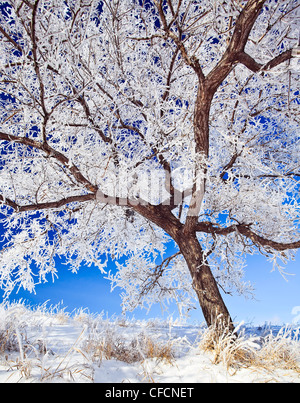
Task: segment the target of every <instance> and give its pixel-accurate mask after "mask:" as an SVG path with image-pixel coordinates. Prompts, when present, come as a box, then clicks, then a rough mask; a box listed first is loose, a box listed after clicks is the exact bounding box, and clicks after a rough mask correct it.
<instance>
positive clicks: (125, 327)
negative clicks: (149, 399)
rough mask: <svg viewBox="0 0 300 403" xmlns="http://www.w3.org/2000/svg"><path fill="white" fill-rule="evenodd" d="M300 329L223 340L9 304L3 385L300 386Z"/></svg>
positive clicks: (4, 313) (0, 340)
mask: <svg viewBox="0 0 300 403" xmlns="http://www.w3.org/2000/svg"><path fill="white" fill-rule="evenodd" d="M299 329H300V328H297V327H284V328H281V329H280V328H278V327H264V328H259V329H258V328H249V327H246V326H242V325H240V326H238V327H237V335H238V336H237V337H234V338H232V337H229V336H226V335H223V336H221V337H219V338H218V339H215V338H214V337H213V329H207V328H206V327H205V326H203V325H197V326H196V325H184V324H182V323H179V322H178V321H173V320H172V319H170V320H168V321H164V322H163V321H160V320H155V319H153V320H147V321H146V320H143V321H137V320H128V319H126V318H111V319H107V318H105V316H104V314H100V315H93V314H90V313H88V312H87V311H85V310H83V309H80V310H78V311H76V312H73V313H72V314H70V313H68V312H66V310H65V309H63V308H61V307H60V306H55V307H50V308H49V307H47V306H46V304H44V305H41V306H38V307H33V308H32V307H26V306H25V304H23V303H14V304H10V305H4V304H2V305H0V382H1V383H16V382H21V383H28V382H30V383H32V382H34V383H44V382H55V383H58V382H64V383H65V382H75V383H79V382H80V383H82V382H88V383H94V382H95V383H220V382H222V383H225V382H226V383H245V382H246V383H249V382H255V383H263V382H280V383H282V382H293V383H300V341H299V334H300V330H299Z"/></svg>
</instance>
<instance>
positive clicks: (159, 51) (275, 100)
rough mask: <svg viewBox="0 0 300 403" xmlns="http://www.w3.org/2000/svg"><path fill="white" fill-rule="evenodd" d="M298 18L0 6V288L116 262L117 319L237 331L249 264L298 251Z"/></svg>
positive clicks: (287, 3)
mask: <svg viewBox="0 0 300 403" xmlns="http://www.w3.org/2000/svg"><path fill="white" fill-rule="evenodd" d="M299 9H300V6H299V3H298V1H294V0H292V1H291V0H284V1H277V0H269V1H266V0H249V1H234V0H228V1H223V0H222V1H221V0H214V1H197V0H164V1H163V0H122V1H120V0H110V1H106V0H104V1H96V0H95V1H93V0H86V1H84V0H70V1H64V2H61V1H57V0H35V1H34V0H26V1H25V0H10V1H5V2H4V1H1V2H0V10H1V12H0V38H1V42H0V54H1V64H0V93H1V96H0V107H1V112H2V113H1V120H0V147H1V165H0V175H1V180H0V201H1V203H2V207H1V223H2V226H3V229H4V232H3V241H2V250H1V269H0V271H1V272H0V283H1V286H2V288H4V289H5V290H6V291H7V292H8V293H9V292H10V291H11V290H12V289H13V288H14V286H16V285H19V286H22V287H24V288H26V289H29V290H31V291H32V290H33V289H34V286H35V283H36V282H39V281H46V279H47V278H48V276H49V275H50V274H51V275H52V276H53V277H55V276H56V275H57V272H56V268H55V258H57V257H62V258H63V259H64V261H65V263H66V264H68V265H70V267H71V269H72V270H73V271H77V270H78V269H79V268H80V265H81V264H85V265H91V264H95V265H96V266H98V267H99V268H100V270H101V271H102V272H105V270H106V266H107V257H108V256H112V257H113V258H114V259H119V258H121V257H124V256H125V257H126V258H127V260H126V264H123V265H121V264H118V271H117V273H116V274H115V275H113V274H111V273H110V274H109V275H108V277H109V278H110V279H111V280H112V282H113V286H121V287H122V288H124V289H125V291H126V290H127V294H126V293H125V296H124V304H125V305H126V306H128V307H130V308H133V307H135V306H136V305H137V304H141V305H145V304H146V305H147V304H148V305H151V303H153V302H154V301H158V300H162V299H163V298H167V299H170V298H171V299H175V300H177V301H178V303H179V304H180V306H181V307H183V308H184V305H185V304H186V307H187V308H188V309H189V307H190V304H191V300H190V298H192V299H193V298H194V297H195V296H197V297H198V300H199V302H200V305H201V307H202V310H203V313H204V316H205V319H206V321H207V322H208V323H210V322H212V321H214V318H216V317H217V316H218V315H219V314H222V315H223V316H224V317H225V318H226V317H227V318H230V317H229V314H228V312H227V309H226V307H225V305H224V303H223V301H222V298H221V295H220V294H219V291H218V286H219V287H220V288H222V289H223V290H224V291H225V292H232V291H238V292H240V293H246V292H247V290H248V291H251V286H250V285H248V284H245V283H244V282H243V267H244V258H245V256H246V255H247V254H253V253H257V252H260V253H262V254H264V255H266V256H267V257H268V258H269V259H271V260H274V261H276V259H277V258H278V257H280V258H282V259H288V258H292V257H293V251H294V250H295V249H297V248H299V247H300V241H299V180H300V162H299V155H300V142H299V110H298V106H299V91H298V88H299V63H298V60H299V59H298V58H297V57H296V56H297V54H298V53H297V52H298V50H297V49H298V46H299V43H298V40H299V39H298V38H299ZM170 240H173V241H175V248H176V250H175V252H174V255H172V256H168V255H166V254H165V253H166V246H167V243H168V242H169V241H170ZM210 268H211V269H212V271H213V273H214V275H215V277H214V276H213V275H212V273H211V270H210ZM188 297H189V298H188Z"/></svg>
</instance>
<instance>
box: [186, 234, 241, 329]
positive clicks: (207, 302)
mask: <svg viewBox="0 0 300 403" xmlns="http://www.w3.org/2000/svg"><path fill="white" fill-rule="evenodd" d="M178 246H179V248H180V251H181V252H182V254H183V256H184V258H185V260H186V263H187V265H188V268H189V270H190V273H191V276H192V280H193V288H194V290H195V292H196V294H197V297H198V299H199V303H200V306H201V309H202V312H203V315H204V318H205V321H206V323H207V325H208V326H211V325H214V326H216V327H217V328H218V329H220V330H222V331H223V330H224V328H228V330H229V331H230V332H232V331H233V330H234V325H233V322H232V319H231V317H230V314H229V312H228V309H227V307H226V305H225V303H224V301H223V298H222V296H221V294H220V291H219V288H218V285H217V282H216V280H215V278H214V276H213V274H212V272H211V270H210V267H209V265H208V264H207V262H206V261H205V258H204V253H203V250H202V248H201V245H200V244H199V242H198V239H197V237H196V235H195V234H193V235H184V236H181V237H180V239H179V240H178Z"/></svg>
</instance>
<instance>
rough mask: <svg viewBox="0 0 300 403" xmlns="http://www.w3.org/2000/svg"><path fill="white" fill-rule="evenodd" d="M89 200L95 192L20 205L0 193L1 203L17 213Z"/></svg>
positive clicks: (93, 196)
mask: <svg viewBox="0 0 300 403" xmlns="http://www.w3.org/2000/svg"><path fill="white" fill-rule="evenodd" d="M90 200H96V194H95V193H89V194H86V195H78V196H69V197H66V198H64V199H61V200H57V201H53V202H46V203H35V204H27V205H24V206H21V205H19V204H17V203H16V202H14V201H12V200H10V199H8V198H6V197H4V196H2V195H0V202H2V204H5V205H7V206H9V207H12V208H13V209H14V210H15V211H17V212H19V213H21V212H24V211H38V210H48V209H53V208H60V207H63V206H65V205H66V204H69V203H75V202H85V201H90Z"/></svg>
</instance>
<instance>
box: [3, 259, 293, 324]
mask: <svg viewBox="0 0 300 403" xmlns="http://www.w3.org/2000/svg"><path fill="white" fill-rule="evenodd" d="M247 262H248V266H247V268H246V270H245V271H246V279H247V280H250V281H251V282H252V283H253V284H254V287H255V290H256V295H255V299H245V297H243V296H233V297H231V296H228V295H223V297H224V300H225V303H226V305H227V307H228V309H229V312H230V313H231V315H232V318H233V319H234V321H237V322H240V321H245V322H246V323H252V324H253V325H262V324H264V323H265V322H271V323H272V324H284V323H291V322H292V321H293V320H294V319H296V316H297V315H295V314H292V310H293V309H294V310H296V307H297V306H299V307H300V292H299V290H300V255H299V253H298V255H297V259H296V261H294V262H290V263H289V264H288V265H287V266H286V271H287V272H288V273H291V274H294V275H289V276H287V279H288V281H285V280H284V278H283V277H282V276H281V274H280V273H279V272H278V271H273V272H272V265H271V264H270V263H269V262H267V261H266V259H265V258H264V257H262V256H249V257H248V261H247ZM109 269H112V270H113V269H114V263H113V262H111V263H110V267H109ZM58 275H59V278H58V279H57V280H56V281H55V282H54V283H52V281H49V282H48V283H46V284H41V285H38V286H37V287H36V294H30V293H29V292H25V291H23V290H20V291H19V293H18V294H16V293H14V294H12V296H11V298H10V299H11V300H18V299H20V298H23V299H25V300H26V301H27V302H28V303H30V304H32V305H36V304H41V303H44V302H45V301H47V300H49V303H48V304H49V305H50V304H54V305H55V304H58V303H60V302H62V306H63V307H65V308H66V311H68V312H71V311H72V310H74V309H76V308H80V307H82V308H88V309H89V311H90V312H91V313H100V312H102V311H103V312H104V313H105V315H107V316H108V317H111V316H113V315H117V316H119V315H120V314H121V307H120V304H121V298H120V292H121V290H119V289H116V290H115V291H114V292H111V291H110V283H109V282H108V280H105V279H104V278H103V275H102V274H101V273H100V271H99V270H98V269H96V268H86V267H82V268H81V269H80V270H79V272H78V273H77V274H73V273H71V272H70V271H68V269H67V267H66V266H60V265H58ZM298 314H300V308H299V312H298ZM132 315H133V316H134V317H135V318H137V319H142V318H153V317H163V318H167V317H169V316H173V318H176V317H178V310H177V308H176V306H175V305H172V306H170V307H169V309H168V311H167V312H164V313H162V309H161V307H160V305H159V304H157V305H156V306H155V307H153V308H152V310H151V311H150V312H149V313H148V314H147V311H146V310H136V311H134V312H133V313H132V314H130V315H129V316H132ZM203 320H204V319H203V316H202V313H201V310H200V308H199V309H197V310H195V311H193V312H192V313H191V317H190V321H191V322H194V321H197V322H202V321H203Z"/></svg>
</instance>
